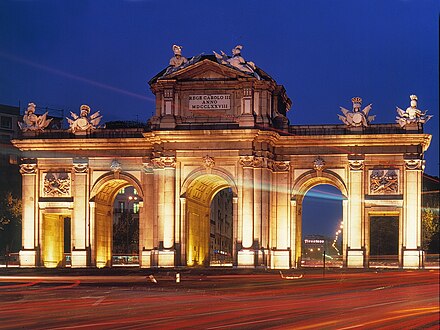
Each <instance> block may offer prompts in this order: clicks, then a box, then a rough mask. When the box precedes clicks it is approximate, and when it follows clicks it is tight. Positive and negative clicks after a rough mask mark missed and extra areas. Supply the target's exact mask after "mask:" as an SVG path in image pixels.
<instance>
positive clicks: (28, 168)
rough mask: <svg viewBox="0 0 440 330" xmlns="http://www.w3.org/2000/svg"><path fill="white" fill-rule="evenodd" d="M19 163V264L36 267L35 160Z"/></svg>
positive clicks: (36, 197)
mask: <svg viewBox="0 0 440 330" xmlns="http://www.w3.org/2000/svg"><path fill="white" fill-rule="evenodd" d="M25 161H26V163H24V164H21V165H20V173H21V175H22V190H23V191H22V203H23V206H22V207H23V210H22V244H21V245H22V249H21V250H20V253H19V257H20V266H21V267H36V266H37V264H38V257H37V249H38V223H37V218H36V216H37V214H38V209H37V200H38V194H37V189H38V184H37V160H36V159H26V160H25Z"/></svg>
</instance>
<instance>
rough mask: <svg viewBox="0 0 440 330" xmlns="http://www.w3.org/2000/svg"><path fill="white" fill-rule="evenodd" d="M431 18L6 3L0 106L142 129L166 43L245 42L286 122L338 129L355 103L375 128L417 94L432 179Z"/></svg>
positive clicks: (368, 9) (245, 6)
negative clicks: (279, 88) (284, 100)
mask: <svg viewBox="0 0 440 330" xmlns="http://www.w3.org/2000/svg"><path fill="white" fill-rule="evenodd" d="M439 9H440V5H439V2H438V1H434V0H432V1H431V0H423V1H420V0H418V1H416V0H414V1H410V0H401V1H397V0H393V1H389V0H368V1H353V0H349V1H336V0H335V1H328V0H322V1H316V0H307V1H291V0H286V1H270V2H269V1H223V2H222V1H159V0H157V1H142V0H138V1H136V0H132V1H128V0H127V1H121V0H119V1H116V0H113V1H112V0H106V1H97V0H94V1H81V0H79V1H69V2H68V1H26V0H22V1H8V0H3V1H1V2H0V45H1V47H0V87H1V88H0V103H1V104H8V105H17V106H18V105H20V106H21V108H22V109H24V108H25V107H26V105H27V103H28V102H31V101H32V102H34V103H36V104H37V107H40V110H41V111H43V109H42V108H46V107H47V108H49V109H62V110H64V115H65V116H67V115H68V114H69V111H73V112H76V113H78V112H79V110H78V109H79V106H80V105H81V104H88V105H90V106H91V108H92V112H94V111H97V110H99V111H101V114H103V115H104V119H103V120H104V121H110V120H139V121H146V120H147V119H148V118H149V117H150V116H151V115H152V112H153V109H154V96H153V95H152V93H151V92H150V90H149V86H148V84H147V82H148V80H149V79H150V78H152V77H153V76H154V75H155V74H157V73H158V72H159V71H161V70H162V69H163V68H165V67H166V66H167V65H168V62H169V59H170V58H171V57H172V55H173V54H172V49H171V47H172V45H173V44H178V45H181V46H183V55H184V56H186V57H191V56H194V55H197V54H200V53H205V54H212V51H213V50H215V51H216V52H220V50H223V51H224V52H226V53H227V54H230V53H231V49H232V48H233V47H234V46H236V45H237V44H241V45H243V50H242V55H243V57H244V58H245V59H246V60H247V61H253V62H254V63H255V64H256V65H257V66H259V67H261V68H262V69H263V70H264V71H266V72H267V73H269V74H270V75H271V76H272V77H273V78H274V79H275V80H276V81H277V82H278V83H279V84H282V85H284V86H285V88H286V90H287V94H288V95H289V97H290V98H291V99H292V102H293V106H292V109H291V110H290V112H289V119H290V122H291V124H302V125H306V124H340V123H341V122H340V121H339V120H338V118H337V114H338V113H340V109H339V107H340V106H344V107H345V108H349V109H351V106H352V104H351V98H352V97H354V96H360V97H362V98H363V100H364V105H367V104H369V103H372V104H373V109H372V110H371V112H370V114H371V115H377V116H376V120H375V121H374V123H394V121H395V116H396V106H399V107H400V108H402V109H406V107H408V106H409V102H410V99H409V95H410V94H416V95H417V96H418V98H419V103H418V105H419V109H421V110H428V114H432V115H434V118H433V119H431V120H430V121H429V122H428V123H427V124H426V125H425V132H427V133H430V134H432V135H433V139H432V143H431V147H430V149H429V151H428V152H427V153H426V160H427V164H426V170H425V172H426V173H428V174H431V175H435V176H438V175H439V152H438V149H439V136H438V135H439V134H438V132H439V110H438V109H439V95H438V90H439V80H438V74H439V67H438V58H439V48H438V46H439V44H438V39H439V34H438V15H439ZM37 110H38V108H37ZM318 204H320V203H318ZM322 204H325V203H322ZM305 216H306V215H305ZM332 227H333V225H332ZM330 232H333V228H332V229H331V230H330Z"/></svg>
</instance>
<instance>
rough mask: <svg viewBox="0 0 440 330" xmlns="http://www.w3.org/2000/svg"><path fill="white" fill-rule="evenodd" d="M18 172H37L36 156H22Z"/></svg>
mask: <svg viewBox="0 0 440 330" xmlns="http://www.w3.org/2000/svg"><path fill="white" fill-rule="evenodd" d="M20 173H21V174H22V175H24V174H36V173H37V159H36V158H22V159H21V164H20Z"/></svg>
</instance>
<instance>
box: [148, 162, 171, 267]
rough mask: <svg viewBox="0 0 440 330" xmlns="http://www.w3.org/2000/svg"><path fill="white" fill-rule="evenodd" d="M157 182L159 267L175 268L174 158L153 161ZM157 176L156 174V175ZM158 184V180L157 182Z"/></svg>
mask: <svg viewBox="0 0 440 330" xmlns="http://www.w3.org/2000/svg"><path fill="white" fill-rule="evenodd" d="M152 162H153V164H154V167H155V169H154V171H155V172H157V174H158V175H159V177H158V180H157V190H156V191H157V196H158V199H157V219H158V237H159V242H162V243H161V244H159V251H158V253H159V255H158V266H159V267H174V263H175V262H174V260H175V250H174V225H175V222H174V221H175V219H174V210H175V196H174V195H175V187H174V185H175V167H176V162H175V158H174V157H158V158H154V159H153V161H152ZM155 176H156V173H155ZM155 182H156V180H155Z"/></svg>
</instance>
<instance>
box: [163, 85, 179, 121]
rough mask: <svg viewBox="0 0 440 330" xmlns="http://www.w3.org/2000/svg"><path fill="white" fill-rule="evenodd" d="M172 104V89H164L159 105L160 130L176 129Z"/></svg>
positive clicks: (173, 105)
mask: <svg viewBox="0 0 440 330" xmlns="http://www.w3.org/2000/svg"><path fill="white" fill-rule="evenodd" d="M174 102H175V98H174V90H173V89H172V88H165V89H164V91H163V98H162V104H161V119H160V128H165V129H174V128H175V127H176V120H175V117H174V107H175V104H174Z"/></svg>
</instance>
